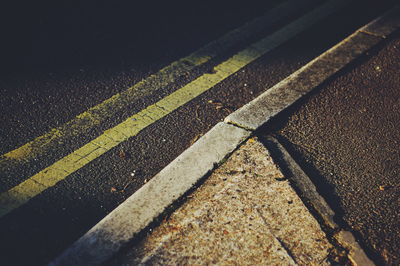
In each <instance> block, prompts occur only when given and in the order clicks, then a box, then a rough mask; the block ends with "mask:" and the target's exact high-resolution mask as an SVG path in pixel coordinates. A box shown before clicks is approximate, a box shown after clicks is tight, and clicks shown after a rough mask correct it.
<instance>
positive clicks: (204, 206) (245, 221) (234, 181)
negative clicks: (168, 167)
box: [109, 139, 335, 265]
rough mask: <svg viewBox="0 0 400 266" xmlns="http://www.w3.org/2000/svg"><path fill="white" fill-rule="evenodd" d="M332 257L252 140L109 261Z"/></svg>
mask: <svg viewBox="0 0 400 266" xmlns="http://www.w3.org/2000/svg"><path fill="white" fill-rule="evenodd" d="M334 254H335V250H334V248H333V246H332V245H331V244H330V243H329V241H328V240H327V238H326V236H325V233H324V232H323V231H322V230H321V228H320V226H319V224H318V223H317V221H316V220H315V219H314V217H313V216H312V215H311V214H310V213H309V211H308V210H307V208H306V207H305V206H304V204H303V203H302V201H301V199H300V198H299V197H298V196H297V194H296V193H295V192H294V190H293V189H292V188H291V186H290V184H289V181H288V180H287V179H285V178H284V176H283V174H282V173H281V172H280V170H279V169H278V168H277V166H276V165H275V164H274V162H273V161H272V158H271V157H270V155H269V153H268V151H267V150H266V148H265V147H264V146H263V145H262V144H261V143H260V142H258V141H257V139H250V140H248V141H247V143H246V144H245V145H243V146H242V147H240V148H239V149H238V150H237V151H235V152H234V153H233V154H232V155H231V157H230V158H229V159H228V160H227V161H226V162H225V163H224V164H223V165H222V166H220V167H219V168H218V169H217V170H216V171H215V172H213V173H212V175H211V176H210V177H209V178H207V180H206V181H205V182H204V183H203V184H202V185H201V186H200V187H199V188H198V189H197V190H196V191H195V192H194V193H192V194H191V195H189V196H188V200H187V201H186V202H185V203H184V204H183V205H182V206H181V207H180V208H179V209H177V210H176V211H175V212H173V213H172V215H171V216H169V217H168V218H167V219H166V220H164V221H163V222H162V223H161V225H160V226H159V227H157V228H156V229H154V231H152V232H151V233H149V235H148V236H147V237H146V238H144V239H143V240H142V241H140V242H139V243H136V244H134V245H133V246H130V247H128V248H127V249H125V251H123V252H122V254H119V255H118V256H116V258H115V259H114V260H112V261H110V262H109V265H117V264H118V265H132V264H139V263H143V264H145V265H166V264H168V265H177V264H181V265H182V264H188V265H193V264H221V265H249V264H251V265H272V264H274V265H297V264H300V265H310V264H314V265H330V263H331V262H332V259H333V257H332V256H333V255H334Z"/></svg>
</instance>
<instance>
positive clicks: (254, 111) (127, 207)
mask: <svg viewBox="0 0 400 266" xmlns="http://www.w3.org/2000/svg"><path fill="white" fill-rule="evenodd" d="M399 14H400V7H399V6H398V7H396V8H395V9H393V10H391V11H390V12H388V13H386V14H384V15H383V16H381V17H380V18H378V19H376V20H374V21H373V22H371V23H370V24H368V25H366V26H365V27H363V28H361V29H359V30H358V31H356V32H355V33H354V34H352V35H351V36H349V37H348V38H346V39H345V40H344V41H342V42H340V43H339V44H338V45H336V46H334V47H333V48H332V49H330V50H328V51H327V52H325V53H323V54H322V55H321V56H319V57H317V58H316V59H314V60H312V61H311V62H310V63H308V64H307V65H305V66H304V67H302V68H300V69H299V70H298V71H296V72H295V73H293V74H292V75H290V76H289V77H288V78H286V79H284V80H283V81H281V82H280V83H278V84H277V85H275V86H274V87H272V88H271V89H268V90H267V91H266V92H265V93H263V94H262V95H260V96H259V97H257V98H256V99H255V100H253V101H251V102H250V103H248V104H246V105H245V106H243V107H242V108H240V109H239V110H237V111H236V112H234V113H232V114H231V115H229V116H228V117H226V119H225V120H224V121H225V123H219V124H217V125H216V126H215V127H214V128H212V129H211V130H210V131H209V132H208V133H207V134H206V135H204V136H203V137H202V138H200V139H199V140H198V141H197V142H196V143H195V144H194V145H193V146H191V147H190V148H188V149H187V150H186V151H185V152H184V153H182V154H181V155H180V156H179V157H178V158H176V159H175V160H174V161H173V162H172V163H171V164H169V165H168V166H167V167H166V168H164V169H163V170H162V171H161V172H160V173H159V174H157V175H156V176H155V177H154V178H152V179H151V180H150V181H149V182H148V183H147V184H146V185H145V186H143V187H142V188H141V189H139V190H138V191H137V192H136V193H134V194H133V195H132V196H131V197H130V198H128V199H127V200H126V201H125V202H124V203H122V204H121V205H120V206H119V207H117V208H116V209H115V210H114V211H112V212H111V213H110V214H109V215H108V216H106V217H105V218H104V219H103V220H102V221H100V222H99V223H98V224H97V225H96V226H94V227H93V228H92V229H91V230H89V231H88V232H87V233H86V234H85V235H84V236H83V237H81V238H80V239H79V240H78V241H76V242H75V243H74V244H73V245H72V246H71V247H70V248H69V249H67V250H66V251H65V252H64V253H63V254H61V256H59V257H58V258H56V259H55V260H54V261H53V262H51V263H50V265H71V264H74V265H98V264H101V263H102V262H104V261H106V260H107V259H109V258H110V257H111V256H112V255H114V254H115V253H116V252H117V251H118V250H119V249H120V248H121V247H122V246H123V245H124V244H126V243H127V242H128V241H129V240H131V239H132V238H133V237H134V236H135V235H136V234H138V233H139V232H140V231H141V230H143V229H144V228H145V227H146V226H147V225H148V224H149V223H150V222H151V221H152V220H153V219H155V218H156V217H157V216H158V215H160V214H161V213H162V212H163V211H164V209H165V208H166V207H167V206H169V205H170V204H172V203H173V202H174V201H175V200H176V199H178V198H179V197H180V196H182V195H183V194H184V193H185V192H186V191H188V190H189V189H190V188H192V186H193V185H194V184H196V182H197V181H198V180H200V179H201V178H203V177H204V176H205V175H206V174H207V173H208V172H209V171H211V170H213V169H214V166H215V165H216V164H218V163H220V162H221V161H222V160H223V159H224V158H225V157H226V156H227V155H229V154H230V153H232V152H233V151H234V150H235V149H236V148H237V147H238V146H239V145H240V144H242V143H243V141H244V140H245V139H247V138H248V137H249V136H250V135H251V134H252V132H251V131H253V130H256V129H257V128H259V127H260V126H262V125H263V124H265V123H266V122H268V121H269V120H270V119H271V118H272V117H273V116H276V115H277V114H278V113H280V112H281V111H283V110H284V109H286V108H287V107H288V106H290V105H292V104H293V103H294V102H296V101H297V100H298V99H299V98H301V97H302V96H303V95H305V94H306V93H308V92H309V91H311V90H312V89H314V88H315V87H316V86H318V85H320V84H321V83H322V82H323V81H325V80H326V79H328V78H329V77H331V76H332V75H333V74H335V73H336V72H337V71H339V70H340V69H342V68H343V67H344V66H345V65H347V64H348V63H349V62H351V61H352V60H354V59H356V58H357V57H358V56H360V55H361V54H363V53H365V52H366V51H368V50H369V49H370V48H372V47H373V46H374V45H376V44H377V43H379V42H380V41H381V40H383V39H384V37H386V36H387V35H389V34H390V33H392V32H393V31H395V30H396V29H398V28H399V27H400V21H399V20H400V16H399ZM321 69H322V71H321ZM321 72H322V73H321ZM213 138H215V139H213ZM217 145H219V146H217ZM217 147H218V148H217ZM205 154H206V155H207V156H205ZM205 157H207V159H205V160H204V162H203V163H202V166H201V167H198V169H194V168H192V166H193V164H194V163H196V164H197V163H198V160H199V158H205ZM162 176H164V178H162ZM173 180H174V181H173ZM176 180H179V181H176ZM172 182H177V183H178V186H177V187H176V189H177V190H175V187H174V190H173V191H174V192H173V193H172V194H169V195H168V190H167V189H171V188H172V187H173V185H172V184H171V183H172ZM180 182H183V183H180ZM148 192H151V193H153V194H148V195H147V193H148ZM154 193H156V194H154ZM157 193H162V195H163V196H161V197H160V196H159V195H158V194H157ZM150 195H152V196H150ZM141 197H143V198H141ZM154 199H155V202H151V201H152V200H154ZM139 218H141V219H142V220H140V219H139ZM338 241H341V243H342V244H343V245H344V246H347V247H348V248H349V250H350V252H349V258H350V259H351V260H352V261H353V262H354V263H355V264H357V265H373V263H372V262H371V261H370V260H369V259H368V258H367V257H366V256H365V253H364V252H363V250H362V249H361V248H360V247H359V245H358V243H357V242H356V241H355V238H354V236H352V234H351V233H350V232H346V231H340V232H339V234H338ZM364 259H365V260H364ZM364 263H367V264H364Z"/></svg>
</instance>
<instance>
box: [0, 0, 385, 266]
mask: <svg viewBox="0 0 400 266" xmlns="http://www.w3.org/2000/svg"><path fill="white" fill-rule="evenodd" d="M214 2H215V1H214ZM283 2H284V1H253V2H251V3H247V2H246V3H244V2H242V3H238V4H237V3H234V2H229V3H227V2H225V1H222V2H219V4H215V3H213V2H212V1H206V2H202V3H201V4H200V3H196V4H193V3H189V2H187V1H186V3H183V2H182V3H178V2H173V3H168V4H166V3H163V4H162V3H155V2H153V1H149V2H146V3H147V4H141V5H140V6H138V5H137V4H133V3H131V2H123V1H118V2H113V3H110V2H106V1H85V2H65V3H61V4H59V3H57V4H56V3H44V4H39V3H30V4H27V5H25V6H24V8H21V6H13V7H10V10H9V12H7V16H5V17H3V19H5V23H6V24H4V23H3V25H9V26H8V27H7V29H6V31H4V34H5V38H4V42H3V43H2V47H3V48H2V54H3V56H2V58H4V60H2V62H1V73H2V74H1V78H0V88H1V90H0V93H1V94H0V96H1V97H0V103H1V114H2V115H1V125H2V127H1V128H0V139H1V146H0V150H1V153H2V154H3V155H2V156H1V160H0V171H1V173H0V174H1V178H0V193H1V194H0V198H1V200H0V202H2V203H4V202H7V204H8V205H7V207H4V206H6V205H4V206H1V207H2V208H3V207H4V208H3V210H2V214H1V216H0V235H1V239H0V252H1V260H2V263H4V264H5V265H37V264H44V263H47V262H49V261H50V260H51V259H53V258H54V257H55V256H57V255H58V254H59V253H60V252H61V251H62V250H63V249H65V248H66V247H67V246H69V245H70V244H71V243H72V242H73V241H75V240H76V239H78V238H79V237H80V236H81V235H82V234H83V233H85V232H86V231H87V230H88V229H90V228H91V227H92V226H93V225H94V224H96V223H97V222H98V221H99V220H100V219H101V218H103V217H104V216H105V215H106V214H107V213H109V212H110V211H111V210H113V209H114V208H115V207H116V206H118V204H120V203H121V202H123V201H124V200H125V199H126V198H127V197H129V196H130V195H131V194H132V193H134V192H135V191H136V190H137V189H138V188H140V187H141V186H142V185H143V184H144V183H145V182H147V180H149V179H150V178H151V177H152V176H154V175H155V174H156V173H157V172H158V171H160V170H161V169H162V168H163V167H164V166H166V165H167V164H168V163H169V162H171V161H172V160H173V159H174V158H175V157H176V156H178V155H179V154H180V153H181V152H182V151H184V150H185V149H186V148H187V147H189V146H190V145H191V144H192V143H193V142H194V141H196V139H197V138H198V137H199V136H201V135H202V134H204V133H205V132H207V131H208V129H210V128H211V127H212V126H214V125H215V124H216V123H217V122H219V121H221V120H222V119H223V118H224V117H225V116H227V115H228V114H229V113H231V112H232V111H234V110H236V109H237V108H239V107H241V106H242V105H243V104H245V103H247V102H248V101H250V100H251V99H253V98H254V97H256V96H257V95H259V94H260V93H261V92H263V91H265V90H266V89H267V88H269V87H271V86H272V85H274V84H275V83H277V82H278V81H280V80H281V79H283V78H284V77H286V76H288V75H289V74H291V73H292V72H293V71H295V70H296V69H298V68H299V67H301V66H302V65H304V64H305V63H306V62H308V61H309V60H311V59H312V58H314V57H316V56H317V55H319V54H320V53H321V52H323V51H325V50H326V49H328V48H330V47H331V46H332V45H334V44H335V43H337V42H339V41H340V40H342V39H343V38H344V37H346V36H347V35H349V34H350V33H351V32H353V31H354V30H355V29H357V28H358V27H360V26H361V25H364V24H365V23H367V22H368V21H370V20H371V19H372V18H373V17H375V16H376V15H378V14H380V13H382V11H383V10H385V9H386V8H387V6H388V5H386V2H380V3H375V1H369V2H365V1H362V2H361V1H360V2H357V1H355V2H353V3H351V4H349V5H348V6H346V7H345V8H343V9H338V10H337V11H332V12H333V14H331V15H328V16H326V17H325V18H322V19H321V20H320V21H318V23H315V24H313V25H312V26H309V27H307V28H306V29H304V30H302V31H299V32H298V33H297V34H296V36H295V37H293V38H292V37H291V38H289V39H288V41H286V42H283V43H282V44H281V45H279V46H278V47H277V48H275V49H273V50H272V51H270V52H268V53H266V54H265V55H264V56H262V57H260V58H258V59H257V60H255V61H253V62H250V63H249V64H246V65H245V66H244V67H243V68H242V69H240V70H239V71H237V72H235V73H233V74H232V75H229V76H227V77H226V78H224V79H223V80H222V81H221V82H218V83H217V84H216V85H215V86H214V85H213V86H212V87H211V88H210V89H209V90H207V91H205V92H204V93H202V94H201V95H200V96H198V97H195V98H194V99H192V100H190V101H188V103H186V104H184V105H183V106H181V107H179V108H175V109H174V110H173V111H172V112H169V113H168V114H167V115H166V116H163V117H160V118H157V119H154V118H152V117H150V118H149V117H147V120H148V121H153V120H154V121H153V122H151V123H149V124H148V125H147V126H145V127H143V128H141V130H139V132H137V134H136V133H135V134H132V135H130V136H129V138H127V139H124V141H120V142H115V143H116V144H115V145H113V146H112V147H110V148H109V149H103V148H102V147H100V146H99V147H97V146H96V148H95V150H94V151H95V152H94V153H96V152H100V153H99V154H98V155H96V156H93V157H90V158H91V159H90V160H89V161H85V162H84V163H81V164H80V167H78V168H77V169H72V170H71V169H69V168H68V169H67V168H65V167H66V166H68V165H69V164H68V163H67V162H66V161H68V160H71V158H70V157H68V156H69V155H71V154H72V155H74V156H75V155H76V153H75V152H76V151H80V149H81V147H88V146H87V145H89V144H90V143H91V141H93V140H94V139H96V138H98V137H99V136H103V135H104V134H105V132H107V130H109V129H110V128H113V127H116V126H118V125H120V124H121V123H122V122H123V121H127V119H128V122H129V121H131V120H132V119H131V117H132V116H134V115H135V114H136V113H138V112H141V110H144V109H145V108H147V107H149V106H154V104H155V103H156V102H158V101H160V100H162V99H164V98H165V97H167V96H168V95H170V94H171V93H173V92H175V91H177V90H178V89H179V88H182V87H184V86H185V85H186V84H188V83H191V82H193V81H195V80H197V79H198V78H199V77H202V76H204V75H206V74H209V75H211V76H212V75H213V74H215V73H216V71H215V69H214V67H215V66H217V65H219V64H221V63H223V62H225V61H226V60H228V59H229V58H231V57H232V55H234V54H236V53H237V52H239V51H241V50H243V49H244V48H246V47H248V45H250V44H252V43H254V42H256V41H258V40H260V39H261V38H264V37H265V36H268V35H270V34H272V33H274V32H276V31H278V30H280V29H282V28H283V27H285V26H287V25H288V24H289V23H292V22H294V21H296V20H297V19H300V18H302V17H303V16H304V15H305V14H306V13H307V12H310V11H312V10H314V9H315V8H317V6H318V5H319V4H321V3H323V2H324V1H307V3H306V4H301V5H299V4H297V6H296V7H295V8H291V9H290V8H289V9H287V10H285V11H282V9H281V12H282V13H279V16H276V17H277V18H276V19H275V21H274V22H271V23H268V24H267V25H263V27H262V28H261V29H260V30H258V31H256V32H255V33H254V34H252V35H249V36H245V37H243V38H240V39H239V40H237V41H236V42H235V43H234V44H233V45H231V46H230V47H229V48H227V49H224V48H218V49H220V50H219V51H220V53H218V54H217V55H216V56H214V57H212V58H210V57H201V56H200V57H197V58H195V59H196V60H197V61H196V60H194V61H193V62H194V63H193V62H192V61H191V62H189V63H192V64H187V62H188V61H185V62H186V63H185V62H184V63H182V64H181V65H183V67H184V68H185V71H183V72H182V73H179V75H176V77H175V78H173V79H170V80H168V81H169V82H167V83H165V84H164V83H163V82H161V81H157V80H155V81H152V82H153V83H155V84H156V85H157V84H158V85H160V84H162V85H163V86H158V87H157V86H156V87H155V88H156V89H154V90H151V89H148V88H147V87H146V88H145V89H143V88H142V89H141V90H138V93H137V94H135V97H133V96H132V98H123V97H125V96H126V94H124V92H125V91H127V90H129V89H128V88H130V87H132V86H134V85H135V84H137V83H138V82H139V81H141V80H143V79H144V78H146V77H148V76H149V75H151V74H155V73H158V72H159V70H160V69H161V68H163V67H166V66H168V65H169V64H171V62H173V61H175V60H178V59H180V58H182V57H184V56H187V55H188V54H190V53H192V52H194V51H196V50H197V49H199V48H201V47H204V45H206V44H207V43H209V42H211V41H213V40H216V39H217V38H219V37H220V36H222V35H223V34H225V33H227V32H229V31H231V30H233V29H236V28H238V27H241V26H242V25H243V24H244V23H245V22H246V21H251V20H253V19H254V18H256V17H259V16H261V15H263V14H265V13H266V12H268V11H269V10H273V8H276V7H277V6H279V5H280V4H282V3H283ZM294 2H296V1H294ZM293 5H294V4H293ZM7 11H8V10H7ZM275 15H276V14H275ZM215 49H217V48H215ZM221 51H222V52H221ZM200 59H201V60H200ZM185 64H187V65H185ZM168 73H169V74H170V73H175V72H173V71H172V72H168ZM168 73H167V74H168ZM164 74H165V73H164ZM164 74H163V75H164ZM167 74H165V75H164V76H166V75H167ZM169 74H168V75H169ZM168 75H167V76H168ZM168 78H169V76H168ZM150 87H151V86H149V88H150ZM113 95H123V97H122V96H121V98H119V99H125V101H124V100H121V101H117V100H115V99H116V98H115V97H114V98H111V99H112V100H109V101H108V102H109V103H112V104H114V103H115V102H118V104H115V105H112V104H111V105H107V108H103V109H96V106H98V105H99V104H102V103H103V102H104V101H105V100H107V99H110V97H112V96H113ZM118 97H119V96H118ZM129 97H131V96H129ZM126 99H128V100H126ZM114 107H115V109H114ZM90 108H92V109H91V110H92V111H91V113H90V115H88V113H85V112H86V111H87V110H88V109H90ZM93 108H94V109H93ZM99 110H100V111H99ZM83 113H85V114H86V115H80V114H83ZM129 119H131V120H129ZM144 119H145V118H144ZM152 119H153V120H152ZM147 120H146V121H147ZM69 121H79V123H78V122H77V123H75V122H74V123H72V122H71V123H72V124H71V123H69ZM42 136H44V137H42ZM29 143H34V144H29ZM88 143H89V144H88ZM99 145H100V144H99ZM21 147H22V148H21ZM85 149H86V148H85ZM94 153H91V154H92V155H93V154H94ZM86 155H87V154H80V155H79V156H78V157H79V158H80V159H85V158H86V160H87V158H89V157H87V156H86ZM65 158H67V159H65ZM59 162H62V164H61V163H60V164H57V163H59ZM58 165H62V166H63V167H64V168H63V167H59V166H58ZM49 167H50V168H49ZM46 169H47V170H46ZM48 169H50V170H48ZM51 171H55V172H56V173H57V176H56V177H54V178H55V179H57V178H59V173H60V172H62V171H64V172H65V173H63V174H64V177H63V178H61V179H57V180H56V181H54V180H53V179H54V178H53V177H52V178H53V179H52V178H50V179H49V180H48V179H46V180H44V179H40V178H43V177H44V176H48V175H49V174H51ZM57 171H58V172H57ZM32 177H35V178H36V179H35V180H36V181H35V180H33V179H32ZM32 180H33V181H32ZM38 180H39V181H41V182H38ZM53 181H54V182H53ZM46 182H47V183H46ZM52 182H53V183H52ZM21 184H22V185H21ZM44 186H45V189H43V187H44ZM15 188H17V189H15ZM4 210H6V211H4Z"/></svg>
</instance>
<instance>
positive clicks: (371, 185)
mask: <svg viewBox="0 0 400 266" xmlns="http://www.w3.org/2000/svg"><path fill="white" fill-rule="evenodd" d="M399 70H400V34H399V32H397V34H395V35H394V36H392V37H391V38H390V39H387V40H386V42H385V43H383V44H381V45H380V46H379V47H376V48H375V49H374V50H373V51H371V52H370V54H369V55H365V56H364V57H362V58H359V60H357V62H354V63H353V64H352V65H350V66H348V67H347V68H346V69H344V70H343V71H341V73H339V74H338V75H337V76H336V77H335V78H333V79H331V80H330V81H328V82H326V83H325V84H324V85H322V86H321V88H319V91H317V92H315V94H314V95H312V96H310V97H309V99H307V100H304V101H302V102H301V103H299V105H298V106H297V107H294V108H293V110H291V111H290V113H291V114H290V115H289V116H288V117H287V118H285V116H282V117H281V118H280V119H279V123H281V128H280V129H279V130H278V131H277V132H276V133H275V134H277V137H278V138H279V139H281V141H282V142H283V143H285V145H286V146H287V148H288V149H289V150H290V151H291V152H292V153H293V154H294V156H295V158H297V159H298V160H299V161H300V162H301V163H302V165H303V167H304V169H306V170H307V171H308V174H309V176H311V177H312V178H313V181H314V182H315V183H316V184H318V188H319V191H320V193H321V194H322V195H324V196H325V197H326V198H327V199H328V201H329V203H330V205H331V206H332V208H334V209H335V212H336V213H337V216H338V217H336V218H337V220H338V222H339V223H341V224H342V225H343V226H344V227H345V228H348V229H349V230H352V231H353V232H355V234H356V236H357V237H358V238H359V240H361V242H362V244H363V245H364V247H365V249H366V250H367V251H369V255H370V256H372V257H373V258H374V259H375V260H376V261H378V262H380V263H382V264H384V265H398V264H399V263H400V257H399V254H400V212H399V206H400V200H399V199H400V197H399V196H400V186H399V176H400V167H399V166H400V134H399V132H400V128H399V121H400V109H399V108H400V79H399Z"/></svg>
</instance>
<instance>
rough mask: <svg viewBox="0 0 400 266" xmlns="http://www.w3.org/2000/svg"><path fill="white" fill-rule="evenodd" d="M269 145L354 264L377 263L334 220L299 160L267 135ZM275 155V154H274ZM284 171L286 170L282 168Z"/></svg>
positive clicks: (333, 214)
mask: <svg viewBox="0 0 400 266" xmlns="http://www.w3.org/2000/svg"><path fill="white" fill-rule="evenodd" d="M266 142H267V145H266V146H267V147H268V149H269V150H270V151H271V150H278V152H279V153H280V154H279V155H278V156H277V157H280V158H279V159H278V158H276V159H278V160H279V161H280V162H279V167H280V168H283V167H284V168H287V170H288V171H289V172H290V180H291V181H292V182H293V183H294V185H295V187H297V188H298V189H299V190H300V191H301V196H302V198H305V199H307V201H308V202H309V203H310V204H311V205H312V206H313V208H314V210H315V211H316V212H317V213H318V214H317V215H318V216H320V218H322V220H323V221H324V223H325V225H326V226H328V227H329V228H330V230H332V231H336V232H335V233H334V234H333V237H334V238H335V239H336V241H337V242H338V243H339V244H340V245H341V246H342V247H344V248H345V249H346V250H347V251H348V254H347V257H348V258H349V260H350V261H351V262H352V263H353V264H354V265H360V266H370V265H375V264H374V262H373V261H372V260H371V259H369V258H368V256H367V255H366V254H365V252H364V250H363V249H362V248H361V247H360V245H359V244H358V242H357V241H356V239H355V237H354V235H353V234H352V233H351V232H349V231H345V230H342V229H341V228H340V226H339V225H337V224H336V223H335V222H334V216H335V212H334V211H333V210H332V209H331V207H329V205H328V203H327V202H326V201H325V199H324V198H323V197H322V196H321V195H320V194H319V193H318V191H317V188H316V187H315V185H314V183H313V182H312V181H311V179H310V178H309V177H308V175H307V174H306V173H304V171H303V170H302V169H301V167H300V166H299V165H298V164H297V162H296V161H295V160H294V159H293V158H292V156H291V155H290V154H289V152H288V151H287V150H286V149H285V148H284V147H283V146H282V144H280V142H279V141H278V140H277V139H275V138H273V137H271V136H267V137H266ZM273 157H274V156H273ZM282 172H284V170H283V169H282Z"/></svg>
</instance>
